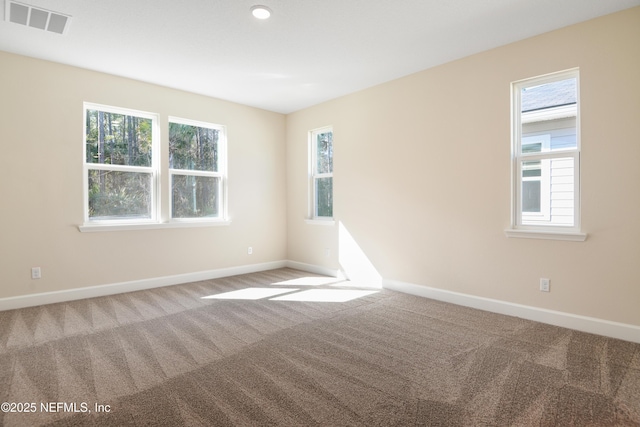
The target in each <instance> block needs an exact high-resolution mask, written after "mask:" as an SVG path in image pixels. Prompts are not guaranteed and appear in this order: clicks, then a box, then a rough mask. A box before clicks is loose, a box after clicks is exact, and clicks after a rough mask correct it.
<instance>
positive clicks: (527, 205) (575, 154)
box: [512, 70, 580, 230]
mask: <svg viewBox="0 0 640 427" xmlns="http://www.w3.org/2000/svg"><path fill="white" fill-rule="evenodd" d="M512 94H513V106H514V108H513V110H514V111H513V123H514V126H513V128H514V135H513V146H514V149H513V153H514V159H513V161H514V180H515V182H514V185H513V188H514V195H513V200H514V202H513V203H514V206H513V210H514V215H513V218H514V220H513V227H514V228H522V229H527V228H530V229H547V230H549V229H560V228H562V229H568V230H578V229H579V227H580V216H579V195H580V194H579V188H580V187H579V156H580V145H579V126H578V123H579V100H578V98H579V76H578V71H577V70H571V71H567V72H561V73H556V74H553V75H549V76H544V77H540V78H535V79H529V80H525V81H521V82H517V83H514V84H513V90H512Z"/></svg>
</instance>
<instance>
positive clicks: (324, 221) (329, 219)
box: [304, 218, 336, 225]
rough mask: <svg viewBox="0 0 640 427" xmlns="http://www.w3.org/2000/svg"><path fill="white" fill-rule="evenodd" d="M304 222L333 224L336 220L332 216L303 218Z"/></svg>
mask: <svg viewBox="0 0 640 427" xmlns="http://www.w3.org/2000/svg"><path fill="white" fill-rule="evenodd" d="M304 222H305V223H307V224H311V225H335V224H336V221H335V220H334V219H333V218H328V219H320V218H307V219H305V220H304Z"/></svg>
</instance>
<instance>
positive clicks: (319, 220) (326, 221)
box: [307, 126, 335, 225]
mask: <svg viewBox="0 0 640 427" xmlns="http://www.w3.org/2000/svg"><path fill="white" fill-rule="evenodd" d="M328 132H331V133H332V134H333V126H323V127H321V128H317V129H313V130H311V131H309V137H308V151H309V184H308V185H309V214H308V218H307V223H310V224H322V225H333V224H335V221H334V217H333V216H332V217H324V216H318V214H317V213H318V206H317V191H316V189H317V186H316V181H317V180H318V179H321V178H331V179H332V180H333V169H332V170H331V172H328V173H318V171H317V165H318V163H317V158H318V157H317V156H318V152H317V145H316V141H317V136H318V135H319V134H322V133H328ZM332 211H333V206H332Z"/></svg>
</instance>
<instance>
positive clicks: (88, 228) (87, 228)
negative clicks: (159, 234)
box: [78, 220, 231, 233]
mask: <svg viewBox="0 0 640 427" xmlns="http://www.w3.org/2000/svg"><path fill="white" fill-rule="evenodd" d="M229 224H231V221H229V220H220V221H184V222H182V221H175V222H162V223H155V222H154V223H146V224H144V223H142V224H85V225H79V226H78V230H80V232H82V233H93V232H100V231H132V230H157V229H163V228H197V227H217V226H225V225H229Z"/></svg>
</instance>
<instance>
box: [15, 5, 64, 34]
mask: <svg viewBox="0 0 640 427" xmlns="http://www.w3.org/2000/svg"><path fill="white" fill-rule="evenodd" d="M4 16H5V20H7V21H10V22H14V23H16V24H21V25H28V26H29V27H33V28H38V29H40V30H45V31H50V32H52V33H58V34H64V32H65V31H66V29H67V27H68V24H69V21H70V20H71V17H70V16H69V15H64V14H62V13H58V12H53V11H50V10H46V9H42V8H39V7H34V6H30V5H28V4H24V3H18V2H15V1H8V0H7V2H6V10H5V14H4Z"/></svg>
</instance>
